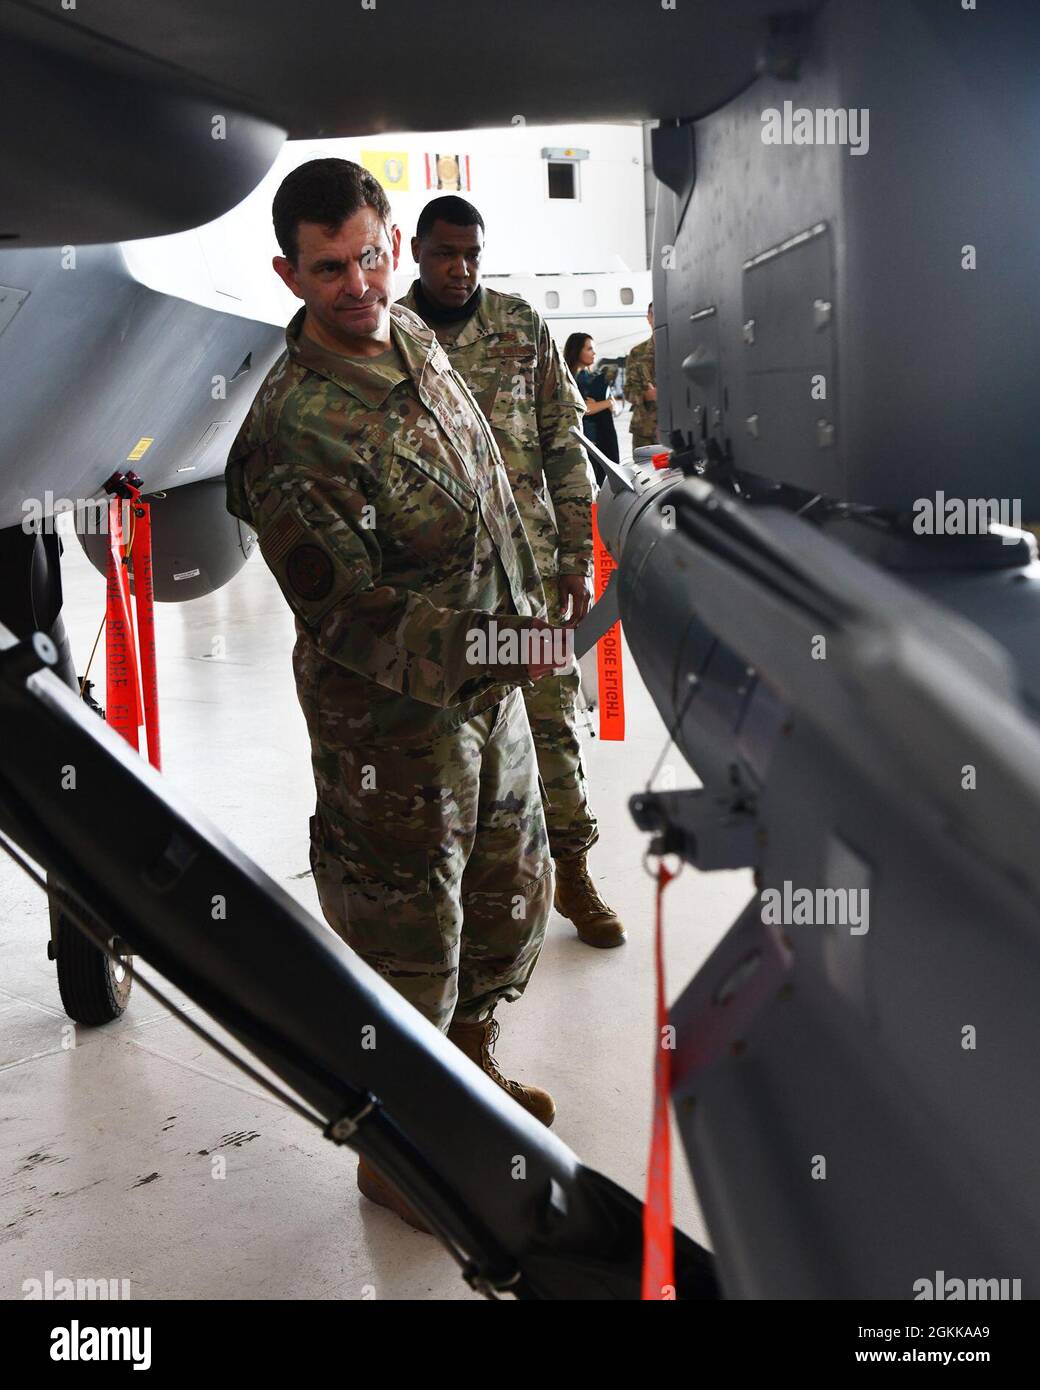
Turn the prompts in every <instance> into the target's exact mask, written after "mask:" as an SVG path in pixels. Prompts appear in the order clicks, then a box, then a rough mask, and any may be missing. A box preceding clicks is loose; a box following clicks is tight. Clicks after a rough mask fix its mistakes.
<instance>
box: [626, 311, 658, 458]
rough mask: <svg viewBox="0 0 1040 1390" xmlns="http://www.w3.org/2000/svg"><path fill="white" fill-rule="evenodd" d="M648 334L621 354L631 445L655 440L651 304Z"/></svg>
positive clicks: (654, 441) (652, 316)
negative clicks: (629, 416) (626, 354)
mask: <svg viewBox="0 0 1040 1390" xmlns="http://www.w3.org/2000/svg"><path fill="white" fill-rule="evenodd" d="M646 317H647V320H648V322H649V324H650V337H649V338H647V339H645V340H644V341H643V342H641V343H636V345H635V347H634V348H632V349H631V351H630V352H629V354H628V356H627V357H626V358H625V399H626V400H628V401H629V402H630V403H631V405H632V448H633V449H638V448H639V447H640V446H641V445H644V444H656V443H657V386H656V384H655V383H656V367H655V365H654V334H653V328H654V306H653V305H652V304H651V305H650V306H649V308H648V309H647V311H646Z"/></svg>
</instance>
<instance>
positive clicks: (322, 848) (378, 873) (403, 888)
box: [311, 805, 430, 905]
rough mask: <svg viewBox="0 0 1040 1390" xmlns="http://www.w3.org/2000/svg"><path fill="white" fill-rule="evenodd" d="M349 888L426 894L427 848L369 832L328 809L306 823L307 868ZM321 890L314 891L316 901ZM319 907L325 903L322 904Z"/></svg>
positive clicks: (428, 880) (428, 862)
mask: <svg viewBox="0 0 1040 1390" xmlns="http://www.w3.org/2000/svg"><path fill="white" fill-rule="evenodd" d="M316 860H317V861H320V862H321V864H322V865H323V866H324V871H325V874H326V877H328V876H329V875H330V874H331V875H333V876H335V877H336V878H337V880H338V888H339V890H340V891H342V889H343V887H344V886H348V885H357V886H363V885H371V886H382V887H384V888H386V889H387V890H388V891H390V892H393V893H398V894H401V893H404V894H415V893H426V892H427V891H428V890H429V886H430V852H429V850H428V849H427V847H426V845H424V844H418V843H415V842H414V841H410V840H402V839H401V838H400V836H398V835H396V834H390V833H388V832H386V831H379V830H373V829H372V828H371V827H370V826H366V825H363V824H362V823H361V822H360V821H355V820H350V819H349V818H348V817H346V816H342V815H340V814H339V813H338V812H336V811H333V810H332V809H331V808H330V807H328V806H324V805H322V806H320V807H319V808H318V812H317V814H316V815H315V816H312V817H311V867H312V868H313V869H314V877H315V882H317V880H318V868H317V867H316V864H315V861H316ZM320 893H321V889H320V887H319V895H320ZM323 905H324V902H323Z"/></svg>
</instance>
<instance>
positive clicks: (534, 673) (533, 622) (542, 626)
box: [527, 575, 581, 681]
mask: <svg viewBox="0 0 1040 1390" xmlns="http://www.w3.org/2000/svg"><path fill="white" fill-rule="evenodd" d="M567 578H568V579H580V578H581V576H580V575H568V576H567ZM527 621H528V623H529V624H530V626H531V627H533V628H538V629H539V630H540V631H541V630H548V631H549V632H553V631H556V632H566V631H567V627H566V626H560V627H558V628H555V629H554V628H553V625H552V623H547V622H545V621H544V620H543V619H542V618H528V620H527ZM552 645H553V647H555V646H557V645H558V644H557V643H556V641H555V639H554V641H553V643H552ZM563 646H564V650H565V651H566V652H567V653H570V652H572V651H573V650H574V639H573V637H572V638H571V639H570V641H566V640H565V641H564V643H563ZM569 665H570V656H569V655H567V656H566V657H565V658H564V659H563V660H562V661H560V662H558V663H557V662H555V661H539V662H537V663H535V662H531V663H530V665H529V666H528V668H527V670H528V674H529V675H530V677H531V679H532V680H533V681H540V680H541V679H542V677H543V676H547V675H548V674H549V672H550V671H556V670H561V671H562V670H564V669H565V668H566V667H567V666H569Z"/></svg>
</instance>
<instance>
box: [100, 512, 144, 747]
mask: <svg viewBox="0 0 1040 1390" xmlns="http://www.w3.org/2000/svg"><path fill="white" fill-rule="evenodd" d="M106 582H107V593H108V602H107V607H106V610H105V666H106V680H105V722H106V723H108V724H111V725H112V727H113V729H115V730H116V732H117V733H120V734H122V735H123V737H124V738H125V739H126V741H127V743H129V744H132V745H133V747H134V748H137V746H138V743H137V726H138V724H139V723H140V719H139V718H138V705H139V696H138V693H137V656H136V654H135V652H134V631H133V627H132V626H131V623H130V604H129V601H128V593H127V589H128V583H127V577H126V567H125V565H124V564H123V503H122V501H121V500H120V499H119V498H118V497H113V498H112V500H111V501H110V502H109V504H108V568H107V573H106Z"/></svg>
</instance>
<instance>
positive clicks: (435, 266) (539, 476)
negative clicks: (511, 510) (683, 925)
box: [399, 196, 625, 947]
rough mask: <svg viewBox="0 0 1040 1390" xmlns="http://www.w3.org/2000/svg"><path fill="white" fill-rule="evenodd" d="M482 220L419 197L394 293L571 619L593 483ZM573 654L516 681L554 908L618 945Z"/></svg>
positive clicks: (554, 602)
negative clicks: (485, 452)
mask: <svg viewBox="0 0 1040 1390" xmlns="http://www.w3.org/2000/svg"><path fill="white" fill-rule="evenodd" d="M483 247H484V222H483V219H482V217H481V215H480V213H479V212H478V211H477V209H476V208H475V207H474V206H473V205H472V204H471V203H468V202H466V200H465V199H463V198H459V197H455V196H446V197H441V198H435V199H434V200H433V201H432V202H430V203H428V204H427V205H426V207H425V208H424V209H423V211H422V213H421V214H420V217H419V222H418V225H417V227H416V234H415V236H414V237H413V238H412V256H413V258H414V260H415V262H416V264H417V265H418V267H419V278H418V280H416V281H414V282H413V284H412V286H411V288H410V289H409V291H408V293H407V294H406V295H405V296H404V298H403V299H401V300H400V301H399V302H400V303H401V304H403V305H404V306H405V307H406V308H408V309H411V310H413V311H414V312H416V313H417V314H418V315H419V316H420V318H422V319H423V321H424V322H425V323H427V324H428V325H429V326H430V328H432V329H433V331H434V332H435V333H436V334H437V337H438V339H439V340H440V343H441V346H442V347H443V348H444V350H445V352H446V353H447V354H448V357H449V359H450V361H451V364H452V366H453V367H454V368H455V370H456V371H457V372H458V373H459V374H460V375H461V376H462V377H463V379H464V380H465V382H466V384H467V385H468V386H469V388H470V390H471V391H472V392H473V395H474V396H475V397H476V400H477V403H478V405H479V406H480V408H481V410H482V411H483V412H484V414H485V415H486V417H487V419H488V421H489V423H490V425H491V428H492V431H493V432H494V436H495V439H496V441H497V443H498V447H499V449H500V451H501V453H502V458H503V461H504V463H505V467H506V472H507V473H508V474H509V481H510V483H511V484H512V488H513V497H514V498H515V499H516V505H517V507H518V508H519V511H520V515H521V517H522V518H523V522H524V526H525V528H526V530H527V534H528V537H529V538H530V541H531V546H532V548H533V550H534V554H535V560H536V562H537V565H538V570H539V573H540V574H541V576H542V584H543V587H544V590H545V601H546V607H547V610H548V614H549V619H550V621H551V622H552V623H556V624H559V623H562V622H564V621H566V622H570V623H576V622H578V621H580V620H581V619H582V618H583V617H584V616H585V614H586V613H587V612H588V610H589V607H590V604H591V602H592V585H591V579H590V576H591V574H592V482H591V478H590V476H589V469H588V464H587V460H586V456H585V451H584V450H583V448H582V447H581V445H580V443H579V442H578V441H577V440H576V439H575V438H574V436H573V435H572V434H571V433H570V430H571V427H572V426H573V425H576V424H578V423H579V422H580V420H581V417H582V414H583V413H584V406H583V402H582V398H581V395H580V394H579V392H578V390H577V387H576V386H575V384H574V382H573V380H572V378H571V375H570V372H569V371H568V370H567V367H566V365H565V364H564V362H563V358H562V357H561V355H560V352H559V349H558V348H557V346H556V344H555V343H554V341H553V339H552V336H551V335H550V333H549V330H548V328H547V327H546V325H545V323H544V321H543V320H542V318H541V316H540V315H539V314H538V313H537V312H536V311H535V310H534V309H533V308H532V306H531V305H530V304H528V303H527V301H526V300H524V299H521V298H520V297H519V296H517V295H510V294H501V293H499V292H498V291H497V290H492V289H488V288H487V287H486V286H483V285H481V283H480V262H481V255H482V253H483ZM579 682H580V677H579V673H578V669H577V665H576V663H573V662H572V663H571V665H570V667H569V668H568V669H567V670H564V671H559V672H556V673H554V674H553V675H551V676H549V677H547V678H546V679H545V680H543V681H539V682H538V684H537V685H536V686H531V687H528V688H526V689H525V691H524V701H525V703H526V705H527V715H528V718H529V719H530V722H531V732H532V734H533V735H534V744H535V749H536V751H537V754H538V770H539V773H540V775H541V779H542V785H543V787H544V790H545V796H546V802H545V820H546V825H547V827H548V831H549V848H550V850H551V852H552V857H553V860H554V862H555V865H556V895H555V906H556V910H557V911H558V912H559V913H561V915H562V916H564V917H567V918H568V919H569V920H570V921H571V922H573V924H574V926H575V927H576V928H577V931H578V935H579V937H580V938H581V940H582V941H584V942H586V943H587V944H588V945H590V946H600V947H609V946H619V945H620V944H621V943H622V942H623V941H624V939H625V932H624V928H623V926H622V924H621V921H620V919H619V918H618V916H617V914H616V913H615V912H614V911H613V909H612V908H610V907H608V906H607V904H606V903H605V902H604V901H603V898H602V897H601V896H600V894H599V892H598V891H597V889H596V886H595V884H594V883H593V881H592V878H591V876H590V874H589V868H588V858H587V856H588V852H589V850H590V849H591V847H592V846H593V845H594V844H595V842H596V840H597V839H598V830H597V826H596V819H595V817H594V816H593V814H592V811H591V810H590V808H589V800H588V785H587V781H586V776H585V767H584V762H583V758H582V750H581V742H580V740H579V737H578V688H579Z"/></svg>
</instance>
